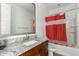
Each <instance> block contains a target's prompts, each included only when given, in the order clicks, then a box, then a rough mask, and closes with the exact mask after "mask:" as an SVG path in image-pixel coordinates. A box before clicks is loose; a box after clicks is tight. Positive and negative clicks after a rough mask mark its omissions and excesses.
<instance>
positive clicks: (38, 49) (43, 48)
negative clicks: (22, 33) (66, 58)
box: [20, 41, 48, 56]
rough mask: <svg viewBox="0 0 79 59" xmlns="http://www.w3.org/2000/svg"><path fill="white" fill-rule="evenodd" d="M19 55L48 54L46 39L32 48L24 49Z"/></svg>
mask: <svg viewBox="0 0 79 59" xmlns="http://www.w3.org/2000/svg"><path fill="white" fill-rule="evenodd" d="M20 56H48V41H44V42H42V43H41V44H39V45H37V46H35V47H33V48H32V49H30V50H28V51H25V52H24V53H22V54H21V55H20Z"/></svg>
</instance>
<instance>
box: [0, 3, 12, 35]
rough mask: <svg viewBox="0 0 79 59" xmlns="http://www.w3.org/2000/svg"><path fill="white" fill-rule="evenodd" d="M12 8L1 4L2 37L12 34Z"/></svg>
mask: <svg viewBox="0 0 79 59" xmlns="http://www.w3.org/2000/svg"><path fill="white" fill-rule="evenodd" d="M10 21H11V6H10V5H8V4H5V3H2V4H1V35H4V34H10V30H11V29H10V25H11V23H10Z"/></svg>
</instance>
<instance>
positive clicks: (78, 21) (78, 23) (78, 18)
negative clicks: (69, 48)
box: [76, 9, 79, 47]
mask: <svg viewBox="0 0 79 59" xmlns="http://www.w3.org/2000/svg"><path fill="white" fill-rule="evenodd" d="M76 24H77V46H78V47H79V9H77V21H76Z"/></svg>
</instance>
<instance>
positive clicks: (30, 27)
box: [0, 3, 35, 36]
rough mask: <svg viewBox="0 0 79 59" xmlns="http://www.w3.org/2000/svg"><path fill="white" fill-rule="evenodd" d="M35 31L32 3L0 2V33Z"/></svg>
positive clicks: (2, 34)
mask: <svg viewBox="0 0 79 59" xmlns="http://www.w3.org/2000/svg"><path fill="white" fill-rule="evenodd" d="M22 33H35V9H34V4H33V3H1V4H0V35H1V36H4V35H11V34H22Z"/></svg>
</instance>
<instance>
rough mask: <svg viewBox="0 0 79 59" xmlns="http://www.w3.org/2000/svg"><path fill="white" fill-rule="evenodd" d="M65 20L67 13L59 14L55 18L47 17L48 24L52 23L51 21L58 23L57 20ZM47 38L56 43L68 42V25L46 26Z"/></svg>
mask: <svg viewBox="0 0 79 59" xmlns="http://www.w3.org/2000/svg"><path fill="white" fill-rule="evenodd" d="M61 19H63V20H64V19H65V13H63V14H62V15H60V14H58V15H55V16H49V17H46V19H45V20H46V22H47V23H48V22H51V21H56V20H61ZM46 36H47V37H48V40H49V41H54V42H55V43H57V42H67V37H66V24H65V23H63V24H51V25H46Z"/></svg>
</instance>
